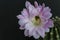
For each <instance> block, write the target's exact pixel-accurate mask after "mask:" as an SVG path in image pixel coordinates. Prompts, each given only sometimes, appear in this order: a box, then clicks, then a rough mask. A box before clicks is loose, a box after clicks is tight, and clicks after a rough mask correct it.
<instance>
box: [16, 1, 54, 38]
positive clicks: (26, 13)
mask: <svg viewBox="0 0 60 40" xmlns="http://www.w3.org/2000/svg"><path fill="white" fill-rule="evenodd" d="M25 6H26V8H24V9H23V11H21V14H20V15H17V18H18V19H19V21H18V23H19V25H20V27H19V29H21V30H25V31H24V35H25V36H29V37H31V36H33V37H34V38H35V39H38V38H39V37H40V36H41V37H42V38H44V37H45V32H49V28H52V27H53V26H54V24H53V20H52V19H50V18H51V17H52V13H51V9H50V8H49V7H45V4H44V3H43V4H42V5H38V3H37V2H36V1H35V2H34V6H33V5H32V4H31V3H30V2H28V1H26V3H25Z"/></svg>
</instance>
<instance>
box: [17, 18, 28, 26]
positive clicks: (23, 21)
mask: <svg viewBox="0 0 60 40" xmlns="http://www.w3.org/2000/svg"><path fill="white" fill-rule="evenodd" d="M28 22H29V20H28V19H23V18H22V19H20V20H19V21H18V24H19V25H21V26H23V25H24V24H26V23H28Z"/></svg>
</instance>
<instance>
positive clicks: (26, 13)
mask: <svg viewBox="0 0 60 40" xmlns="http://www.w3.org/2000/svg"><path fill="white" fill-rule="evenodd" d="M21 13H22V15H23V16H24V17H25V18H28V12H27V10H26V9H23V11H22V12H21Z"/></svg>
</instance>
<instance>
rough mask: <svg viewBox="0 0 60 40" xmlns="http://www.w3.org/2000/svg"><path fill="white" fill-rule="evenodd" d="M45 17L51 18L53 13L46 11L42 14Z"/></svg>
mask: <svg viewBox="0 0 60 40" xmlns="http://www.w3.org/2000/svg"><path fill="white" fill-rule="evenodd" d="M42 16H43V17H44V18H46V19H49V18H50V17H52V13H50V12H45V13H43V15H42Z"/></svg>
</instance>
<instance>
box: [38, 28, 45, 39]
mask: <svg viewBox="0 0 60 40" xmlns="http://www.w3.org/2000/svg"><path fill="white" fill-rule="evenodd" d="M37 32H38V33H39V35H40V36H41V37H42V38H44V37H45V30H44V28H43V27H42V28H38V29H37Z"/></svg>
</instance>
